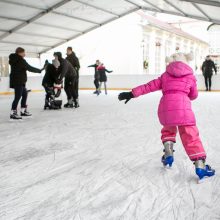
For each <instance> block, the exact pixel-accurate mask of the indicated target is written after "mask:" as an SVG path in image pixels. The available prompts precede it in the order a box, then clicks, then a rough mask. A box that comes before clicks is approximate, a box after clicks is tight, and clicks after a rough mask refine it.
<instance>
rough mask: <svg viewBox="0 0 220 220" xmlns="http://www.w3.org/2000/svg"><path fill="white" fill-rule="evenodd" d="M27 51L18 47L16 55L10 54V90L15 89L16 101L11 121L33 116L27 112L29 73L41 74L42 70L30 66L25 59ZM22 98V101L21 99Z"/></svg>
mask: <svg viewBox="0 0 220 220" xmlns="http://www.w3.org/2000/svg"><path fill="white" fill-rule="evenodd" d="M24 57H25V50H24V49H23V48H21V47H18V48H17V49H16V51H15V53H12V54H10V56H9V64H10V66H11V73H10V88H13V89H14V92H15V95H14V101H13V103H12V107H11V110H12V112H11V115H10V118H11V119H22V116H24V117H26V116H31V114H30V113H29V112H28V111H27V103H26V102H27V95H28V92H27V89H26V86H25V85H26V82H27V71H30V72H34V73H41V71H42V69H41V70H40V69H37V68H35V67H32V66H30V65H29V64H28V63H27V61H26V60H25V59H24ZM21 97H22V99H21ZM20 99H21V116H19V115H18V113H17V106H18V103H19V101H20Z"/></svg>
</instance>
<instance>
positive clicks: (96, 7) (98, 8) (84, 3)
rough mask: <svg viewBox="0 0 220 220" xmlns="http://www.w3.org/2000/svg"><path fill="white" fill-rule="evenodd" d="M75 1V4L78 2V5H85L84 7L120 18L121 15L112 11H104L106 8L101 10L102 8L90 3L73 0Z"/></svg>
mask: <svg viewBox="0 0 220 220" xmlns="http://www.w3.org/2000/svg"><path fill="white" fill-rule="evenodd" d="M73 1H74V2H78V3H80V4H83V5H86V6H89V7H91V8H95V9H97V10H99V11H103V12H105V13H108V14H111V15H113V16H114V17H119V15H117V14H116V13H114V12H112V11H109V10H106V9H104V8H100V7H98V6H95V5H92V4H89V3H87V2H83V1H81V0H73Z"/></svg>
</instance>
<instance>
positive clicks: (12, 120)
mask: <svg viewBox="0 0 220 220" xmlns="http://www.w3.org/2000/svg"><path fill="white" fill-rule="evenodd" d="M22 121H23V119H12V118H10V119H9V122H14V123H15V122H22Z"/></svg>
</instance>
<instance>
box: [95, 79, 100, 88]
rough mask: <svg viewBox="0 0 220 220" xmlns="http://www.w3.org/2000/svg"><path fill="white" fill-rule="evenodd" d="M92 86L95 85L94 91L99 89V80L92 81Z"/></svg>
mask: <svg viewBox="0 0 220 220" xmlns="http://www.w3.org/2000/svg"><path fill="white" fill-rule="evenodd" d="M94 84H95V88H96V90H98V89H99V80H98V79H95V80H94Z"/></svg>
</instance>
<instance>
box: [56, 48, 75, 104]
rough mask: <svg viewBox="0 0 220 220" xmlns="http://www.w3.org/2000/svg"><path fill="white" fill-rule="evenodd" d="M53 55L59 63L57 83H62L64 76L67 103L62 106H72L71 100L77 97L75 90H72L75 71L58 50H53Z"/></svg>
mask: <svg viewBox="0 0 220 220" xmlns="http://www.w3.org/2000/svg"><path fill="white" fill-rule="evenodd" d="M54 57H55V59H57V60H58V61H59V63H60V66H59V67H58V69H57V71H58V75H59V77H58V84H60V83H62V81H63V78H64V77H65V82H64V90H65V92H66V95H67V103H66V104H65V105H64V107H65V108H73V107H74V106H73V101H75V100H76V97H77V95H76V91H75V90H74V84H75V81H76V78H77V72H76V70H75V69H74V68H73V66H72V65H71V63H70V62H69V61H68V60H66V59H63V58H62V54H61V53H60V52H55V53H54ZM75 107H76V103H75Z"/></svg>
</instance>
